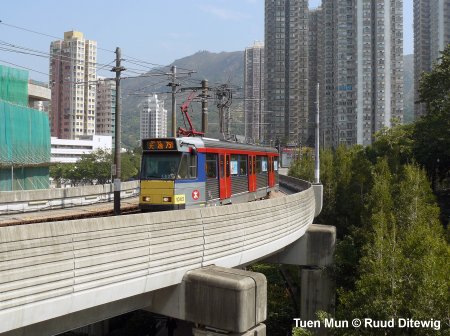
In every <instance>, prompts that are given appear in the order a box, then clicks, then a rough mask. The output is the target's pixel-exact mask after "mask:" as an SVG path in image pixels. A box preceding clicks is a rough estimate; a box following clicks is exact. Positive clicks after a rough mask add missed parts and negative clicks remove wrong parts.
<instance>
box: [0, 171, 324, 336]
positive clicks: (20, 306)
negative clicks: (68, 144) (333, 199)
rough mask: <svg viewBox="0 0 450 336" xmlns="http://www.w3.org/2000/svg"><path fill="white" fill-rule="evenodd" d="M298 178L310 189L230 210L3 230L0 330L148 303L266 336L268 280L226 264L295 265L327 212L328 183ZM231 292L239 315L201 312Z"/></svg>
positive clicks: (52, 326)
mask: <svg viewBox="0 0 450 336" xmlns="http://www.w3.org/2000/svg"><path fill="white" fill-rule="evenodd" d="M289 183H291V184H292V187H293V188H298V190H302V191H301V192H298V193H295V194H292V195H289V196H285V197H280V198H274V199H269V200H265V201H258V202H251V203H247V204H237V205H230V206H223V207H211V208H202V209H195V210H182V211H171V212H161V213H146V214H137V215H126V216H118V217H108V218H93V219H83V220H78V221H61V222H52V223H38V224H30V225H21V226H17V227H15V226H11V227H2V228H0V333H4V335H30V334H36V335H54V334H57V333H60V332H63V331H66V330H72V329H74V328H77V327H80V326H83V325H87V324H91V323H93V322H96V321H101V320H104V319H107V318H110V317H113V316H116V315H120V314H123V313H125V312H129V311H133V310H136V309H142V308H146V309H148V310H150V311H154V312H158V313H161V314H165V315H168V316H173V317H177V318H182V319H186V320H189V321H194V322H197V323H200V324H202V325H204V326H209V327H212V328H216V329H220V330H227V331H229V332H231V334H230V335H232V334H233V333H234V334H235V335H246V334H247V333H248V332H249V330H251V331H252V333H251V334H252V335H261V336H262V335H265V328H264V326H263V325H262V324H261V322H262V321H264V319H265V300H266V299H265V296H264V295H263V294H262V292H263V291H264V286H265V280H263V279H262V278H260V276H259V275H253V274H248V273H246V272H244V271H238V270H225V269H224V267H226V268H233V267H239V266H243V265H247V264H250V263H252V262H255V261H257V260H262V259H266V258H268V257H270V256H273V258H278V261H276V262H281V261H283V260H286V261H285V262H288V261H289V260H291V259H290V258H294V259H295V258H296V257H292V256H291V257H290V255H292V254H295V253H297V252H298V251H304V250H305V248H304V247H302V244H300V245H299V246H297V245H295V244H296V243H295V242H297V241H299V239H301V237H302V236H304V234H305V232H306V231H307V230H308V228H309V227H310V225H311V223H312V221H313V218H314V216H316V215H317V214H318V213H319V212H320V208H321V186H313V185H311V184H309V183H307V182H304V181H300V180H296V179H290V180H289ZM327 234H328V233H327ZM311 241H312V240H311ZM307 242H308V244H309V246H310V247H311V244H312V243H310V239H309V238H307ZM293 243H294V244H293ZM291 244H293V245H292V246H290V245H291ZM287 246H289V247H288V248H286V247H287ZM302 249H303V250H302ZM295 250H296V251H297V252H290V251H295ZM307 250H309V248H307ZM280 252H281V253H282V254H281V255H278V256H275V255H276V254H277V253H280ZM298 253H300V254H301V253H303V252H298ZM313 254H314V253H313ZM310 255H311V253H310ZM299 258H300V259H301V258H303V259H305V260H309V259H311V258H312V259H314V258H316V256H315V254H314V258H313V257H311V256H307V255H305V256H301V257H299ZM294 259H293V260H294ZM312 259H311V260H312ZM316 259H317V258H316ZM319 259H320V260H322V259H324V260H325V259H326V260H329V256H326V257H324V258H322V259H321V258H319ZM293 262H294V263H295V260H294V261H293ZM296 262H297V263H296V264H298V262H299V261H298V258H297V261H296ZM212 265H214V266H212ZM319 266H320V265H319ZM241 272H243V273H241ZM249 279H253V280H251V281H250V280H249ZM212 284H214V285H212ZM252 284H253V285H252ZM200 292H201V293H203V294H202V295H194V293H200ZM231 292H232V293H234V294H233V295H234V296H233V297H234V299H233V300H228V304H230V305H232V307H234V308H233V309H231V311H234V312H239V311H240V312H241V313H239V314H238V316H239V318H234V317H233V318H231V317H225V318H224V319H218V318H217V315H214V314H211V315H210V316H209V317H207V318H206V317H205V314H203V313H202V312H201V314H199V313H196V311H195V309H197V308H205V307H208V305H209V304H210V303H208V302H216V303H217V302H222V303H223V302H226V301H227V300H225V299H224V298H228V299H230V293H231ZM207 293H209V294H207ZM252 293H253V294H252ZM258 293H259V294H258ZM205 297H208V298H209V299H207V298H205ZM203 299H204V300H205V301H202V300H203ZM196 300H200V301H196ZM208 300H210V301H208ZM211 305H212V303H211ZM246 305H247V306H246ZM252 305H253V306H254V307H255V308H254V309H253V311H251V309H249V308H248V307H250V306H252ZM245 307H247V308H245ZM210 311H211V312H212V313H214V311H220V309H218V308H211V309H210ZM244 312H246V313H248V312H250V313H248V314H246V313H244ZM222 315H223V314H222ZM232 320H234V322H233V323H234V324H233V323H231V322H230V323H229V322H227V321H232ZM194 332H195V333H196V335H206V333H207V332H206V329H205V328H200V329H197V330H194ZM2 335H3V334H2ZM208 335H209V334H208Z"/></svg>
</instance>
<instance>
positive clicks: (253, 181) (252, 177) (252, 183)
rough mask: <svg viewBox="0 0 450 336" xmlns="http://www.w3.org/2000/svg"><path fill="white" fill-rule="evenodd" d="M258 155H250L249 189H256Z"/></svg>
mask: <svg viewBox="0 0 450 336" xmlns="http://www.w3.org/2000/svg"><path fill="white" fill-rule="evenodd" d="M255 168H256V157H255V156H254V155H249V156H248V190H249V191H255V190H256V175H255V170H256V169H255Z"/></svg>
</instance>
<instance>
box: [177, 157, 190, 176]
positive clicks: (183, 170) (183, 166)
mask: <svg viewBox="0 0 450 336" xmlns="http://www.w3.org/2000/svg"><path fill="white" fill-rule="evenodd" d="M188 156H189V154H186V153H183V156H182V157H181V162H180V168H179V169H178V175H177V178H179V179H187V178H189V171H188V160H189V158H188Z"/></svg>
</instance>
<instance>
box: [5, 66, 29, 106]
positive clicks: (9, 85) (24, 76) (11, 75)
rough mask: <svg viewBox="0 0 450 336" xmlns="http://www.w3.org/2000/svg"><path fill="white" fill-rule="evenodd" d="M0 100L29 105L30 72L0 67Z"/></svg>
mask: <svg viewBox="0 0 450 336" xmlns="http://www.w3.org/2000/svg"><path fill="white" fill-rule="evenodd" d="M0 100H6V101H8V102H11V103H14V104H19V105H24V106H27V105H28V71H25V70H20V69H15V68H10V67H7V66H4V65H0Z"/></svg>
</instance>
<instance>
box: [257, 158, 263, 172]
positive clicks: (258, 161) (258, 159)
mask: <svg viewBox="0 0 450 336" xmlns="http://www.w3.org/2000/svg"><path fill="white" fill-rule="evenodd" d="M261 158H262V157H261V156H257V157H256V174H260V173H261Z"/></svg>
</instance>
